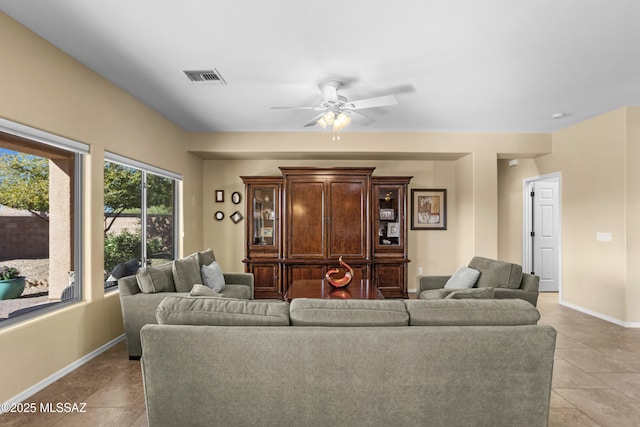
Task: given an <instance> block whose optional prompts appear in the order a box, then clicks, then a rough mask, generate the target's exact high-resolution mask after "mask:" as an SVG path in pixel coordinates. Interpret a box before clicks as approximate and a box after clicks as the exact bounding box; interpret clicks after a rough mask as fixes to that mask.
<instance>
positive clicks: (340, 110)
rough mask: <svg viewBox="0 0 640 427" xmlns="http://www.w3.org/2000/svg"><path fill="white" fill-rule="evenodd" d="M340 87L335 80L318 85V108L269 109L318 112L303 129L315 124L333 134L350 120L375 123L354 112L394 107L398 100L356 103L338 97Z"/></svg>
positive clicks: (379, 98) (380, 98)
mask: <svg viewBox="0 0 640 427" xmlns="http://www.w3.org/2000/svg"><path fill="white" fill-rule="evenodd" d="M342 86H343V83H342V82H339V81H335V80H331V81H328V82H326V83H323V84H320V85H318V87H319V89H320V92H321V93H322V99H323V100H322V102H321V103H320V105H319V106H304V107H271V109H272V110H283V109H284V110H313V111H320V113H319V114H318V115H317V116H315V117H314V118H312V119H311V120H309V121H308V122H307V123H305V124H304V126H303V127H308V126H314V125H316V124H317V125H319V126H321V127H322V128H323V129H326V128H327V126H331V127H332V128H333V131H334V132H339V131H340V130H341V129H343V128H345V127H346V126H347V125H349V123H351V120H353V121H354V122H356V123H358V124H361V125H364V126H367V125H369V124H371V123H373V122H374V121H375V120H373V119H372V118H370V117H367V116H366V115H364V114H362V113H359V112H357V111H356V110H363V109H366V108H374V107H386V106H388V105H396V104H397V103H398V99H397V98H396V96H395V95H384V96H376V97H373V98H365V99H360V100H357V101H349V100H348V99H347V98H346V97H344V96H342V95H338V89H340V88H341V87H342ZM334 139H340V136H339V135H338V136H337V138H336V136H335V135H334Z"/></svg>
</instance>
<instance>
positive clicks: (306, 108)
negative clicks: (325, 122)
mask: <svg viewBox="0 0 640 427" xmlns="http://www.w3.org/2000/svg"><path fill="white" fill-rule="evenodd" d="M271 109H272V110H322V109H323V108H322V107H271Z"/></svg>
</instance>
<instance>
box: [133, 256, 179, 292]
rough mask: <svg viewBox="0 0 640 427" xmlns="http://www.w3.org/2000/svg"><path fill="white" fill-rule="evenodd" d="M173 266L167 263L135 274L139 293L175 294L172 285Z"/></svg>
mask: <svg viewBox="0 0 640 427" xmlns="http://www.w3.org/2000/svg"><path fill="white" fill-rule="evenodd" d="M172 270H173V264H172V263H170V262H167V263H165V264H160V265H158V266H155V265H154V266H152V267H145V268H141V269H140V270H138V273H136V281H137V282H138V287H139V288H140V291H142V293H145V294H153V293H156V292H175V291H176V288H175V285H174V283H173V273H172Z"/></svg>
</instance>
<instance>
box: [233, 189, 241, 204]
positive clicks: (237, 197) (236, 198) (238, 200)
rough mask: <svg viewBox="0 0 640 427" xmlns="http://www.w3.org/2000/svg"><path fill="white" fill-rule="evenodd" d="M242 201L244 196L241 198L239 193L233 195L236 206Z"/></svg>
mask: <svg viewBox="0 0 640 427" xmlns="http://www.w3.org/2000/svg"><path fill="white" fill-rule="evenodd" d="M240 200H242V196H240V193H238V192H237V191H236V192H234V193H233V194H232V195H231V201H232V202H233V204H234V205H237V204H238V203H240Z"/></svg>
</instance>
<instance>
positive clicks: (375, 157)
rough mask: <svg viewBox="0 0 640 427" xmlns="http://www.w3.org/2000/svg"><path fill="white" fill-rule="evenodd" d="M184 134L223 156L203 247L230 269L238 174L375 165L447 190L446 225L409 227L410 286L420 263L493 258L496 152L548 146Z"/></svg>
mask: <svg viewBox="0 0 640 427" xmlns="http://www.w3.org/2000/svg"><path fill="white" fill-rule="evenodd" d="M189 138H190V142H189V144H188V147H189V150H191V151H193V152H197V153H198V154H199V155H201V156H204V157H222V158H225V160H207V161H205V165H204V175H203V180H204V184H203V185H204V191H205V192H204V201H203V218H204V225H203V228H204V245H205V246H211V247H212V248H213V249H214V250H215V251H216V257H217V258H218V259H219V261H220V263H221V266H222V268H223V269H225V270H227V271H242V270H243V268H244V266H243V264H242V258H243V256H244V222H243V223H241V224H237V225H235V224H233V223H232V222H231V221H230V220H229V219H228V218H229V216H230V215H231V214H232V213H233V212H234V211H235V210H236V209H237V210H239V211H240V212H241V213H242V214H243V215H244V213H245V208H244V202H245V201H244V200H243V203H242V204H241V205H238V206H236V205H233V204H232V203H231V201H230V200H229V198H230V195H231V193H232V192H234V191H240V192H241V193H242V194H244V186H243V184H242V180H241V179H240V176H243V175H249V176H251V175H258V176H269V175H272V176H273V175H275V176H280V175H281V173H280V170H279V169H278V166H316V167H331V166H341V165H342V166H375V167H376V170H375V174H376V175H411V176H413V177H414V178H413V179H412V181H411V184H410V186H409V188H410V189H421V188H445V189H447V200H448V217H447V230H445V231H439V230H438V231H437V230H430V231H424V230H422V231H411V230H410V231H409V259H411V263H410V264H409V272H408V287H409V289H414V288H415V278H416V276H417V274H418V268H419V267H422V268H423V271H424V273H423V274H451V273H452V272H453V271H455V269H457V268H458V267H459V266H460V265H463V264H465V263H467V262H468V261H469V260H470V259H471V257H472V256H473V255H484V256H487V257H493V258H495V257H497V255H498V215H497V209H498V189H497V188H498V187H497V182H498V172H497V158H498V156H499V155H507V154H504V153H509V154H508V155H509V156H512V155H514V153H516V154H518V155H520V156H523V157H527V156H531V155H532V154H531V153H537V154H542V153H548V152H550V148H551V139H550V136H549V135H534V134H487V133H475V134H470V133H469V134H467V133H465V134H444V133H394V134H388V133H360V132H358V133H350V134H344V135H343V137H342V139H341V141H340V142H333V141H332V140H331V138H330V134H328V133H322V132H315V133H307V134H305V133H217V134H214V133H200V134H191V135H190V136H189ZM234 150H235V151H234ZM253 150H258V151H253ZM358 150H360V151H358ZM309 159H314V160H309ZM332 159H333V160H332ZM366 159H369V160H366ZM215 190H224V191H225V202H224V203H216V202H215V201H214V192H215ZM218 210H221V211H223V212H224V214H225V219H224V220H223V221H216V220H215V219H214V218H213V215H214V213H215V212H216V211H218Z"/></svg>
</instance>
